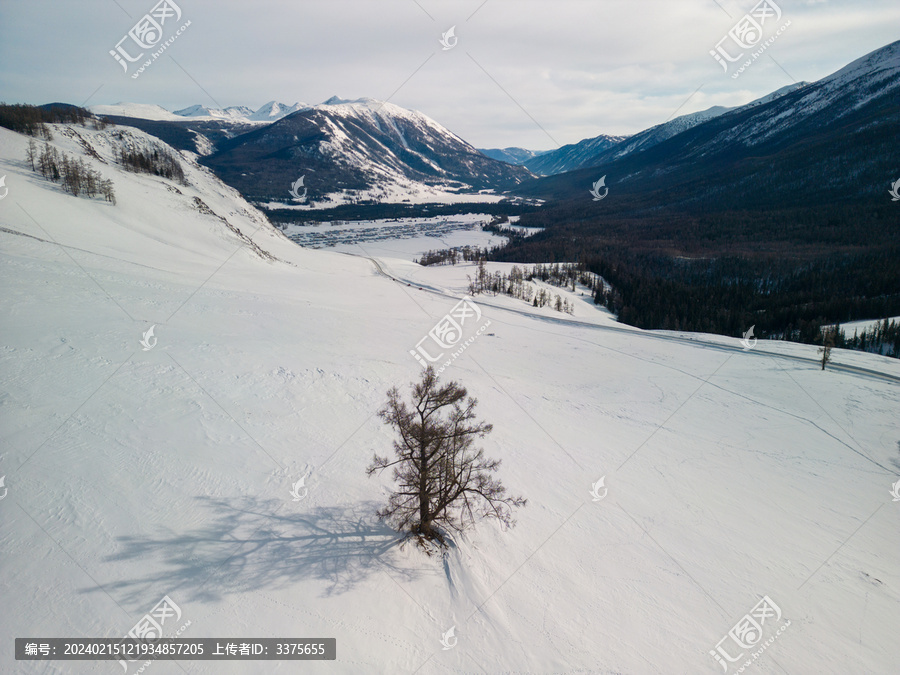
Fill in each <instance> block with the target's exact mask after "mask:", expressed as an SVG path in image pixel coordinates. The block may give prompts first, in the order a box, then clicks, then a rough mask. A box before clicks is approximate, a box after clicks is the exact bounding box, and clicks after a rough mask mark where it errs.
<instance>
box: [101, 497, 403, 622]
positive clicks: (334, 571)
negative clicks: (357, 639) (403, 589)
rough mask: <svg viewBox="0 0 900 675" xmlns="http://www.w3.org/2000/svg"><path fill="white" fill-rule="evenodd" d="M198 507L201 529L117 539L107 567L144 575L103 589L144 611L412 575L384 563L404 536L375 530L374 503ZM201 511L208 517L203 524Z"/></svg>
mask: <svg viewBox="0 0 900 675" xmlns="http://www.w3.org/2000/svg"><path fill="white" fill-rule="evenodd" d="M196 499H197V501H198V509H197V510H193V509H192V510H191V511H190V512H189V513H188V514H185V515H186V517H187V516H189V517H190V520H192V521H194V520H196V521H199V522H202V523H203V524H202V525H200V526H198V527H197V528H195V529H185V530H182V531H181V532H168V533H165V534H163V535H162V536H159V537H149V536H148V537H120V538H119V542H120V548H119V550H118V552H116V553H115V554H113V555H110V556H107V557H106V558H105V559H104V561H105V562H122V561H131V563H132V564H131V565H129V567H127V568H126V569H134V565H135V563H136V564H137V569H141V570H143V573H142V574H139V575H137V576H136V577H135V578H133V579H121V580H119V581H112V582H106V583H103V587H104V589H105V590H106V591H107V592H109V593H110V595H112V596H113V597H115V598H117V599H118V600H119V602H122V603H123V604H126V603H127V604H129V605H131V606H136V605H140V606H143V604H146V602H147V601H148V598H150V599H152V600H151V602H154V603H155V602H156V600H158V599H159V598H160V597H162V596H163V595H166V594H169V595H173V600H175V602H178V600H177V599H175V597H174V596H175V594H177V596H178V597H179V598H181V597H184V596H185V595H190V596H191V599H193V600H200V601H208V600H216V599H218V598H220V597H222V596H224V595H226V594H228V593H242V592H247V591H254V590H270V591H271V590H278V589H283V588H287V587H289V586H291V585H292V584H294V583H296V582H298V581H303V580H308V579H320V580H322V581H325V582H327V586H326V588H325V590H324V593H323V594H324V595H325V596H330V595H335V594H339V593H343V592H345V591H347V590H350V589H351V588H352V587H353V586H354V585H356V584H358V583H360V582H362V581H363V580H364V579H366V578H367V577H368V576H369V575H371V574H373V573H375V572H377V571H379V570H385V571H388V572H390V573H391V576H394V578H397V576H401V577H403V576H405V577H406V578H411V577H412V576H413V575H414V574H415V571H414V570H409V569H404V568H399V567H397V566H395V565H394V564H393V562H392V561H391V559H390V558H391V556H389V555H387V554H388V552H389V551H390V550H391V548H393V547H394V546H395V544H398V543H400V542H401V541H402V536H401V535H399V534H398V533H397V532H396V531H394V530H392V529H390V528H389V527H387V526H385V525H383V524H382V523H380V522H378V520H377V519H376V518H375V516H374V513H375V510H376V508H377V506H376V505H375V504H374V503H367V504H363V505H356V506H353V507H349V506H347V507H342V506H337V507H313V508H305V509H304V508H303V506H302V505H301V506H300V507H297V505H295V504H293V503H290V502H289V503H288V504H287V505H284V504H282V506H281V508H280V509H278V510H277V511H276V508H277V506H278V501H277V500H264V501H261V500H257V499H254V498H242V499H240V500H235V501H230V500H223V499H212V498H208V497H197V498H196ZM204 511H210V512H211V517H209V518H203V512H204ZM142 563H143V564H142ZM88 590H94V591H96V590H98V589H96V588H93V589H85V591H86V592H87V591H88ZM154 598H155V599H154ZM148 609H149V607H148Z"/></svg>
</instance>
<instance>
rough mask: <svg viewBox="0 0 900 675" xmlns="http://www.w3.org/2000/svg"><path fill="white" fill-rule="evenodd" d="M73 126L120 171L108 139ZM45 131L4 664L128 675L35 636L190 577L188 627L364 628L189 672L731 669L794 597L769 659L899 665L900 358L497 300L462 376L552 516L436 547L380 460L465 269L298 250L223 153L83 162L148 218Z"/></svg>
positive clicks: (534, 506)
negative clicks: (94, 196) (79, 172)
mask: <svg viewBox="0 0 900 675" xmlns="http://www.w3.org/2000/svg"><path fill="white" fill-rule="evenodd" d="M76 130H77V133H78V134H80V135H81V136H82V137H83V140H84V141H85V142H86V143H89V144H90V145H91V147H93V148H94V149H95V150H96V151H97V152H98V153H99V155H100V156H101V157H103V158H105V159H106V161H107V162H109V158H110V148H109V138H110V136H109V134H110V133H111V132H112V131H113V129H112V128H111V129H108V130H106V131H102V132H98V131H90V130H84V129H81V128H77V127H76ZM129 133H132V134H134V135H135V136H136V137H138V136H140V135H141V134H140V132H137V131H129ZM54 143H55V144H57V145H59V146H60V147H61V148H63V149H65V150H66V151H67V152H69V153H72V154H79V155H81V154H83V153H82V150H81V148H82V147H83V146H82V144H81V142H80V141H79V140H78V139H77V138H69V137H67V136H66V135H65V134H64V133H62V131H61V130H60V129H59V128H57V131H56V133H55V141H54ZM25 145H26V139H25V138H24V137H22V136H19V135H16V134H13V133H11V132H9V131H7V130H5V129H0V176H4V175H5V176H6V186H7V188H8V190H9V192H8V193H7V195H6V197H5V198H4V199H2V200H0V228H2V229H0V258H2V267H0V275H2V285H3V293H2V296H0V311H2V316H3V323H2V334H0V349H2V352H0V372H2V382H3V391H2V398H0V429H2V431H0V438H2V446H0V447H2V450H0V476H5V489H6V490H7V492H5V493H2V492H0V493H2V494H4V498H3V499H2V500H0V542H2V555H0V584H2V586H0V588H2V590H0V597H2V601H3V612H2V614H0V634H2V636H3V643H4V644H5V645H6V648H5V649H4V650H3V651H2V653H0V672H3V673H67V674H68V673H79V674H80V673H113V672H116V673H121V672H122V669H121V668H120V667H119V666H118V665H117V664H116V663H113V662H103V661H96V662H90V661H48V662H40V663H26V662H16V661H14V660H13V653H12V640H13V638H14V637H38V636H43V637H49V636H58V637H109V638H115V637H119V636H122V635H124V634H125V633H127V632H128V630H129V629H131V628H132V626H134V625H135V623H136V622H137V621H138V620H139V619H140V618H141V617H142V616H143V615H144V614H145V613H147V612H148V611H150V609H151V608H152V607H153V606H154V605H156V603H157V602H158V601H159V600H160V598H162V597H163V596H165V595H168V596H169V597H170V598H171V599H172V600H173V601H174V602H175V603H177V604H178V606H179V607H180V609H181V612H182V616H181V618H180V623H182V624H183V623H184V622H186V621H190V626H188V627H187V628H186V630H185V632H184V633H183V634H182V637H232V638H237V637H243V636H247V637H296V638H300V637H334V638H336V639H337V655H338V658H337V661H335V662H324V663H322V662H303V663H295V662H289V661H283V662H267V663H265V664H262V663H247V662H243V663H241V662H237V661H218V662H212V661H181V662H178V663H177V664H174V663H168V662H165V661H156V662H154V663H153V665H152V666H151V667H150V668H151V672H152V673H160V674H164V673H196V674H198V675H200V674H206V673H209V674H213V673H215V674H217V675H218V674H220V673H257V672H280V673H300V672H303V673H329V674H334V673H346V674H354V675H356V674H359V673H392V674H393V673H420V674H422V675H425V674H426V673H435V674H443V673H510V672H516V673H542V674H543V673H659V672H666V673H690V674H691V675H694V674H696V673H721V672H723V671H722V669H721V666H720V664H719V663H717V661H716V660H715V659H714V657H713V656H712V655H711V653H710V652H711V651H714V650H715V649H716V646H717V645H719V644H720V641H721V640H722V639H723V638H726V637H727V634H728V631H729V630H730V629H732V627H734V626H735V625H736V624H739V623H740V622H741V621H742V620H743V617H744V616H745V615H746V614H748V613H751V610H752V609H753V608H754V607H759V606H758V603H759V602H760V600H761V599H763V597H764V596H768V598H769V599H770V600H771V601H772V602H774V603H775V604H777V606H778V608H779V611H780V612H781V617H780V618H778V619H776V617H774V616H771V615H769V616H768V617H767V618H766V620H765V622H764V624H763V626H762V637H763V641H765V642H767V643H768V646H767V648H766V649H765V651H762V653H761V655H760V656H759V659H758V661H756V662H752V663H751V665H750V666H749V667H748V668H747V669H746V671H745V672H749V673H753V672H757V673H760V674H762V673H792V674H793V673H817V674H818V673H835V674H840V675H844V674H846V673H848V672H854V673H889V672H894V671H895V670H896V666H897V663H900V643H898V641H897V640H896V632H897V628H896V627H897V625H898V607H900V604H898V602H900V562H898V558H897V532H898V531H900V502H898V501H892V496H891V492H890V491H891V484H892V483H894V482H896V481H897V480H898V479H900V446H898V440H900V428H898V424H897V419H898V417H897V411H898V404H900V379H898V378H900V363H898V362H897V360H896V359H888V358H885V357H880V356H877V355H872V354H862V353H853V354H851V353H849V352H845V351H842V350H836V351H835V353H834V360H835V364H836V365H841V364H844V365H848V366H853V367H854V368H856V369H857V370H852V369H848V370H845V371H840V370H836V369H829V370H826V371H825V372H822V371H821V370H820V369H819V367H818V365H816V363H815V359H816V358H817V354H816V351H815V347H811V346H804V345H795V344H784V343H779V342H766V343H762V342H760V343H759V344H758V345H757V346H756V347H755V348H753V349H748V350H744V349H743V348H742V347H741V345H740V343H739V341H738V339H737V338H734V339H729V338H724V337H716V336H700V335H691V334H685V335H677V334H661V333H646V332H643V331H639V330H635V329H627V330H626V329H624V328H623V327H621V326H618V325H615V324H614V322H612V320H611V319H610V318H609V317H604V316H603V315H601V314H599V313H597V312H596V310H595V309H594V308H593V307H592V306H589V305H588V304H587V303H582V304H581V305H578V307H577V311H578V312H581V314H580V315H579V314H577V313H576V315H575V316H574V317H566V316H564V315H560V314H559V313H557V312H553V311H552V310H549V309H548V308H544V310H542V311H541V312H540V314H541V315H542V316H533V315H531V312H532V308H530V307H528V306H527V305H525V304H524V303H522V302H521V301H514V300H511V299H508V298H500V297H497V298H491V297H488V298H483V297H482V296H478V298H476V302H477V303H478V305H479V307H480V309H481V312H482V320H485V321H486V320H489V321H490V322H491V323H490V326H489V328H488V330H487V331H486V332H484V333H482V334H481V335H479V336H478V337H477V339H474V340H473V342H472V343H471V344H470V345H469V346H468V348H467V349H466V350H465V351H464V352H463V353H462V354H461V355H460V356H459V358H457V359H456V360H455V361H454V362H453V363H452V365H451V366H450V367H449V368H448V370H447V372H446V373H445V374H444V376H443V377H445V378H453V379H458V380H460V381H461V382H462V383H463V384H464V385H465V386H466V387H468V389H469V391H470V393H471V394H472V395H474V396H476V397H477V398H478V399H479V408H478V411H479V413H480V415H481V416H482V417H483V418H484V419H485V420H486V421H488V422H491V423H493V424H494V432H493V433H492V434H491V435H490V436H489V437H488V438H487V439H485V441H484V442H483V445H484V447H485V449H486V453H487V455H488V456H492V457H498V458H501V459H502V460H503V465H502V466H501V470H500V473H499V476H500V478H501V479H502V480H503V482H504V483H505V485H506V486H507V487H508V488H509V489H510V490H511V491H512V492H513V493H515V494H522V495H523V496H525V497H527V498H528V499H529V504H528V506H527V507H525V508H524V509H522V510H521V511H520V512H519V513H518V525H517V527H515V528H513V529H511V530H509V531H501V530H500V529H499V528H498V527H497V526H495V525H494V524H493V523H483V524H481V525H479V526H478V527H477V528H476V529H475V530H473V531H471V532H470V533H469V534H468V535H467V536H465V537H462V538H458V539H457V541H456V545H455V547H454V548H453V549H452V550H451V552H450V553H449V555H448V556H447V558H446V559H444V560H441V559H440V558H429V557H427V556H426V555H424V554H423V553H421V552H420V551H418V550H416V549H415V548H411V547H406V548H405V549H401V548H399V547H398V546H397V544H396V541H397V537H396V535H395V534H394V533H393V532H391V531H390V530H388V529H387V528H385V527H384V526H383V525H381V524H379V523H378V521H377V520H376V518H375V516H374V511H375V509H376V508H377V507H378V506H379V505H380V504H382V503H383V502H384V500H385V494H386V491H387V490H388V489H389V487H390V484H391V483H390V479H389V477H388V476H383V477H379V478H371V479H369V478H367V477H366V475H365V472H364V469H365V467H366V465H367V464H368V462H369V461H370V459H371V456H372V454H373V452H375V451H378V452H380V453H382V454H383V453H386V452H389V451H390V444H391V440H392V436H391V433H390V430H389V429H388V428H386V427H384V426H383V425H382V424H381V422H380V420H379V419H378V417H377V416H376V412H377V410H378V409H379V407H380V406H381V405H382V404H383V402H384V400H385V392H386V391H387V389H389V388H390V387H392V386H395V385H397V386H400V387H403V388H405V387H406V383H408V382H409V381H411V380H413V379H416V378H417V377H418V376H419V374H420V372H421V368H420V366H419V365H418V363H417V362H416V360H415V359H414V358H413V357H412V356H411V355H410V353H409V352H410V350H412V349H414V348H415V346H416V344H417V343H418V342H419V341H420V340H422V338H423V337H425V336H426V334H427V333H428V331H429V329H431V328H432V326H434V324H435V322H436V321H437V320H438V319H440V318H441V317H443V316H444V315H446V314H447V313H448V312H449V311H450V310H451V308H452V307H453V306H454V304H455V302H456V299H455V298H453V297H451V296H452V295H454V293H456V292H458V291H460V290H461V289H462V288H463V286H464V279H465V271H466V270H465V269H464V268H463V267H459V266H458V267H433V268H418V267H416V266H414V265H413V264H412V263H410V262H408V261H404V260H403V258H404V257H405V256H403V255H400V256H395V257H392V258H390V259H388V258H387V257H386V256H383V255H372V254H370V255H372V257H374V258H376V259H377V260H376V261H375V262H373V261H371V260H367V259H365V258H361V257H353V256H349V255H346V254H341V253H338V252H333V251H331V250H328V249H325V250H310V249H304V248H301V247H299V246H297V245H296V244H294V243H292V242H291V241H289V240H288V239H287V238H285V237H284V236H283V235H282V234H281V233H280V232H279V231H277V230H276V229H274V228H272V227H270V226H269V225H268V224H267V223H266V222H265V221H264V219H263V218H262V217H261V215H260V214H259V213H258V212H257V211H255V210H254V209H252V208H251V207H250V206H249V205H247V204H246V203H245V202H244V201H243V200H242V199H241V198H240V197H239V196H238V195H237V194H236V193H235V192H234V191H233V190H231V189H230V188H227V187H225V186H223V185H222V184H221V183H219V182H218V181H216V180H215V179H214V178H213V177H212V175H211V174H209V173H208V172H207V171H206V170H204V169H202V168H200V167H197V166H196V165H194V166H190V167H187V175H188V179H189V181H190V183H191V186H190V187H185V186H181V185H176V184H173V183H171V182H170V181H167V180H164V179H160V178H155V177H150V176H146V175H134V174H126V173H123V172H121V171H119V169H118V167H116V166H114V165H112V164H111V163H106V164H103V163H100V162H99V161H97V160H96V159H91V158H90V157H85V161H86V162H88V163H89V164H90V165H91V166H92V167H93V168H94V169H96V170H98V171H100V172H102V173H103V174H104V176H107V177H110V178H111V179H112V180H113V181H114V183H115V189H116V195H117V199H118V204H117V205H116V206H112V205H109V204H106V203H104V202H102V201H100V200H87V199H84V198H75V197H72V196H70V195H66V194H64V193H63V192H62V191H61V190H60V188H59V186H58V185H54V184H52V183H49V182H47V181H45V180H44V179H43V178H41V177H40V176H39V175H37V174H35V173H32V172H31V170H30V168H28V167H26V166H25V162H24V157H25ZM194 197H199V198H201V199H202V200H203V202H204V203H205V204H206V205H207V207H208V209H209V210H211V211H213V212H214V213H215V214H216V215H217V216H220V217H221V218H224V219H225V220H226V221H227V225H226V223H225V222H223V220H221V219H220V218H217V217H214V216H212V215H208V214H205V213H203V212H201V210H200V209H198V208H197V205H196V203H195V201H194ZM229 226H230V227H229ZM248 240H252V242H253V244H252V245H251V244H250V243H248ZM254 245H255V246H258V249H259V250H256V249H255V248H254ZM387 275H392V276H394V277H396V279H400V281H396V280H393V279H391V278H390V277H389V276H387ZM413 275H415V276H413ZM412 280H417V281H419V282H420V283H419V284H418V286H422V290H419V288H418V286H417V285H415V284H413V285H407V284H408V283H412ZM504 303H508V305H509V306H505V304H504ZM592 316H593V317H594V319H593V320H591V319H590V317H592ZM151 326H153V327H154V335H153V336H151V337H149V338H147V339H146V341H145V343H144V344H145V345H150V344H152V345H153V346H152V348H150V349H146V350H145V347H144V346H142V344H141V342H140V341H141V339H142V338H143V337H144V335H145V334H146V332H147V330H148V329H149V328H150V327H151ZM466 330H467V331H468V330H470V329H469V328H468V327H466ZM154 340H156V342H154ZM304 476H306V479H305V486H304V490H308V491H303V490H301V491H300V492H299V493H300V494H302V498H301V499H299V500H298V501H294V498H293V497H292V495H291V487H292V485H294V484H296V482H297V481H298V480H299V479H300V478H301V477H304ZM601 477H602V478H603V479H604V484H603V485H599V484H598V481H599V479H600V478H601ZM592 489H593V492H592ZM756 620H759V612H757V613H756ZM787 621H789V622H790V623H789V625H788V624H787V623H786V622H787ZM451 627H452V628H453V632H454V638H448V639H447V640H446V641H445V643H444V644H452V647H450V648H444V645H442V643H441V638H442V635H445V634H447V631H448V630H449V629H451ZM165 629H166V630H167V631H168V630H170V624H167V625H166V626H165ZM175 629H177V626H174V625H173V626H172V628H171V630H173V631H174V630H175ZM780 629H781V630H782V632H781V633H777V631H778V630H780ZM776 634H777V638H776ZM740 636H742V638H743V639H745V640H747V641H749V642H755V639H754V636H753V635H751V634H748V633H746V632H741V633H740ZM770 640H771V643H769V641H770ZM720 646H721V647H722V648H723V649H724V650H726V653H728V654H729V655H732V656H736V655H737V654H738V653H740V652H741V649H740V648H738V647H737V646H736V644H735V642H734V641H732V638H727V639H726V641H725V642H722V643H721V645H720ZM761 647H762V643H759V646H755V647H753V648H748V649H744V650H743V651H744V657H743V659H742V660H746V659H750V658H751V654H752V653H753V652H756V651H759V650H760V649H761ZM139 666H140V664H139V663H135V664H130V665H129V668H128V673H134V672H136V671H137V669H138V667H139ZM732 672H737V669H736V666H735V665H731V666H730V667H729V669H728V673H732Z"/></svg>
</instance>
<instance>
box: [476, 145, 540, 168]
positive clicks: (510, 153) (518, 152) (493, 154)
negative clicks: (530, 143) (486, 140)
mask: <svg viewBox="0 0 900 675" xmlns="http://www.w3.org/2000/svg"><path fill="white" fill-rule="evenodd" d="M478 151H479V152H480V153H481V154H482V155H485V156H486V157H490V158H491V159H498V160H500V161H501V162H506V163H507V164H515V165H522V164H524V163H525V162H527V161H528V160H530V159H533V158H535V157H540V156H541V155H544V154H546V153H548V152H550V151H549V150H541V151H535V150H526V149H525V148H478Z"/></svg>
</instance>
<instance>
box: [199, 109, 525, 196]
mask: <svg viewBox="0 0 900 675" xmlns="http://www.w3.org/2000/svg"><path fill="white" fill-rule="evenodd" d="M204 163H206V164H207V165H208V166H210V167H211V168H212V169H214V170H215V171H216V172H217V173H218V174H219V175H220V176H221V177H222V178H223V179H224V180H225V181H226V182H227V183H229V184H230V185H233V186H234V187H237V188H238V190H240V191H241V192H242V193H243V194H244V195H248V196H249V197H250V198H251V199H254V200H279V201H289V200H290V194H289V192H288V188H289V187H290V186H291V184H292V183H293V182H294V181H295V180H297V179H298V178H299V177H300V176H305V180H306V182H305V185H304V187H305V188H306V189H307V190H308V192H309V195H310V200H314V199H326V198H327V199H326V201H333V200H339V199H343V198H345V197H346V195H347V194H352V195H356V196H355V197H349V198H351V199H363V200H377V201H382V202H384V201H402V200H403V198H404V195H403V192H404V190H405V189H407V188H408V187H409V186H411V185H413V186H414V185H419V186H422V185H425V186H433V187H438V188H440V189H441V190H445V191H450V192H458V191H463V192H465V191H469V192H471V191H474V190H491V191H502V190H506V189H509V188H512V187H514V186H516V185H518V184H519V183H521V182H522V181H524V180H529V179H531V178H533V175H532V174H531V173H530V172H529V171H528V170H527V169H525V168H524V167H518V166H512V165H510V164H507V163H505V162H501V161H498V160H496V159H492V158H490V157H486V156H485V155H483V154H482V153H480V152H479V151H478V150H476V149H475V148H474V147H473V146H471V145H470V144H469V143H467V142H466V141H464V140H463V139H462V138H460V137H459V136H457V135H456V134H454V133H453V132H451V131H450V130H448V129H446V128H445V127H443V126H442V125H440V124H438V123H437V122H435V121H434V120H433V119H431V118H430V117H428V116H426V115H424V114H422V113H420V112H417V111H413V110H407V109H405V108H401V107H400V106H397V105H394V104H392V103H387V102H384V101H377V100H375V99H371V98H360V99H355V100H348V99H342V98H338V97H336V96H335V97H332V98H330V99H328V100H327V101H326V102H325V103H322V104H320V105H316V106H311V107H306V108H302V109H300V110H298V111H296V112H294V113H291V114H290V115H287V116H285V117H283V118H281V119H280V120H278V121H276V122H274V123H273V124H270V125H266V126H264V127H261V128H259V129H256V130H253V131H250V132H249V133H245V134H242V135H240V136H238V137H236V138H233V139H230V140H227V141H225V142H222V143H220V144H219V146H218V148H217V151H216V152H215V153H213V154H211V155H210V156H209V157H207V158H206V159H205V160H204Z"/></svg>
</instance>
